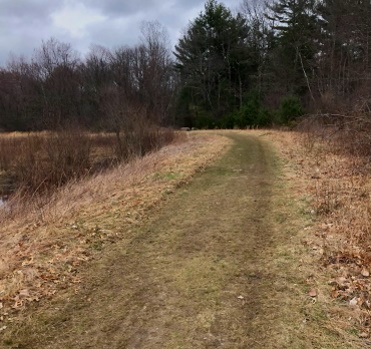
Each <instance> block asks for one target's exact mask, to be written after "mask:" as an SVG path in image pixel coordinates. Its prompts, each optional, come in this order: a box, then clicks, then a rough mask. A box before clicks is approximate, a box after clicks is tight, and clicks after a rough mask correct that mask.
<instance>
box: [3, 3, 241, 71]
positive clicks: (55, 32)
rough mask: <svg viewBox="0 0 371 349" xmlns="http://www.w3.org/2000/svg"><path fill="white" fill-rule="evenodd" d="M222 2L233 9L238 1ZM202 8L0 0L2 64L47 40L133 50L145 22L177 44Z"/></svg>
mask: <svg viewBox="0 0 371 349" xmlns="http://www.w3.org/2000/svg"><path fill="white" fill-rule="evenodd" d="M222 2H223V3H224V4H225V5H226V6H228V7H229V8H230V9H231V10H235V9H236V8H238V6H239V5H240V3H241V0H224V1H222ZM203 8H204V1H203V0H0V65H1V66H3V65H4V64H5V63H6V62H7V60H8V58H9V54H10V53H13V54H14V55H16V56H19V55H24V56H26V57H27V58H29V57H31V56H32V53H33V50H34V49H35V48H38V47H40V46H41V43H42V40H47V39H49V38H50V37H55V38H57V39H58V40H60V41H62V42H67V43H71V44H72V46H73V48H74V49H76V50H78V51H79V52H81V53H82V54H85V53H86V52H87V51H88V50H89V47H90V45H91V44H98V45H103V46H106V47H108V48H113V47H117V46H120V45H125V44H127V45H132V44H135V43H137V42H138V37H139V36H140V28H141V23H142V22H143V21H156V20H157V21H159V22H160V23H161V24H163V25H164V26H165V27H166V28H167V30H168V32H169V36H170V40H171V43H172V44H175V43H176V41H177V38H179V36H180V35H181V32H182V29H184V28H185V27H186V26H187V24H188V23H189V21H190V20H192V19H194V18H195V17H196V16H197V15H198V14H199V13H200V11H202V10H203Z"/></svg>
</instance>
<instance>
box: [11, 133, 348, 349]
mask: <svg viewBox="0 0 371 349" xmlns="http://www.w3.org/2000/svg"><path fill="white" fill-rule="evenodd" d="M227 135H228V136H229V137H232V139H233V140H234V146H233V147H232V149H231V150H230V151H229V152H228V153H227V154H226V155H225V156H224V157H223V158H222V159H220V160H219V161H218V162H217V163H215V164H214V165H212V166H210V167H209V168H207V169H206V170H205V171H204V172H202V173H200V174H199V175H197V176H196V178H195V179H194V181H193V182H192V183H191V184H189V185H187V186H185V187H182V188H180V189H179V190H178V191H177V192H176V193H175V194H174V195H173V196H172V197H170V198H169V200H168V201H167V202H166V204H165V205H164V206H162V207H161V208H159V209H157V210H155V211H154V212H152V214H151V216H150V217H149V218H148V220H147V221H146V222H144V224H142V225H141V226H140V227H139V228H137V230H135V231H132V232H131V233H130V234H131V236H132V238H131V239H130V240H125V241H123V242H119V243H117V244H115V245H114V246H111V247H108V248H107V249H106V250H105V252H104V253H103V255H102V258H100V259H99V260H98V261H95V262H94V263H93V264H92V265H90V266H89V267H88V268H86V270H85V271H84V273H85V275H84V279H85V280H86V283H85V285H84V287H83V288H82V290H81V291H80V292H79V293H78V294H76V295H75V294H72V293H71V294H69V293H68V292H67V293H66V294H65V295H63V297H60V298H59V299H57V300H56V301H55V302H54V303H53V304H52V305H50V304H49V305H46V304H45V305H41V306H40V307H39V309H38V310H36V311H34V312H33V314H32V316H31V317H30V319H29V320H28V321H26V322H25V324H24V325H23V326H20V327H19V328H18V329H17V330H16V331H15V332H13V333H14V335H13V338H12V339H11V340H10V339H8V342H7V343H8V345H7V346H6V348H79V349H83V348H100V349H103V348H107V349H108V348H110V349H112V348H128V349H129V348H132V349H134V348H135V349H139V348H140V349H142V348H143V349H157V348H158V349H165V348H169V349H170V348H172V349H173V348H174V349H175V348H181V349H191V348H192V349H194V348H228V349H237V348H264V349H270V348H277V349H281V348H350V347H351V346H350V345H349V343H344V346H343V344H342V343H340V342H338V341H337V338H336V334H335V333H333V332H331V331H330V330H329V329H324V328H321V323H322V321H324V318H325V315H324V312H323V311H322V309H321V307H320V306H319V305H317V304H313V302H311V299H308V298H309V297H308V296H307V292H308V290H307V285H306V284H305V282H304V281H303V279H304V278H303V275H301V272H300V271H299V270H300V268H301V266H300V265H299V264H300V262H299V260H300V253H301V250H300V247H297V246H295V245H294V246H293V244H295V243H296V242H295V241H296V240H295V239H296V234H297V232H298V231H299V230H302V229H303V228H304V226H305V224H307V223H308V221H307V218H305V217H304V216H303V215H302V214H299V212H298V205H297V203H296V202H294V201H293V199H291V198H290V197H289V194H288V188H287V185H286V182H285V181H284V177H283V173H282V169H281V168H280V164H279V160H278V159H277V158H276V156H275V154H274V152H273V151H272V149H271V148H270V146H269V144H267V143H265V142H264V141H262V140H261V139H260V138H258V137H254V136H246V135H242V134H238V133H228V134H227Z"/></svg>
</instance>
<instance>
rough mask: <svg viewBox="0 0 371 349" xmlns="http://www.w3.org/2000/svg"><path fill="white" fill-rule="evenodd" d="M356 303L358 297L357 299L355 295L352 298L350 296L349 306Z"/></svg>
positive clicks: (353, 305)
mask: <svg viewBox="0 0 371 349" xmlns="http://www.w3.org/2000/svg"><path fill="white" fill-rule="evenodd" d="M357 304H358V299H357V297H354V298H352V299H351V300H350V301H349V305H350V306H351V307H355V306H356V305H357Z"/></svg>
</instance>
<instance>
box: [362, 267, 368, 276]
mask: <svg viewBox="0 0 371 349" xmlns="http://www.w3.org/2000/svg"><path fill="white" fill-rule="evenodd" d="M361 274H362V276H364V277H369V276H370V272H369V271H368V270H367V269H362V271H361Z"/></svg>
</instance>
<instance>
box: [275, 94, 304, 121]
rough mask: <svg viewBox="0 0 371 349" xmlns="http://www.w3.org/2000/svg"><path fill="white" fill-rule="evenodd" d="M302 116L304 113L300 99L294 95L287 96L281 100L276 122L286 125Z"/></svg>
mask: <svg viewBox="0 0 371 349" xmlns="http://www.w3.org/2000/svg"><path fill="white" fill-rule="evenodd" d="M303 114H304V111H303V107H302V105H301V101H300V99H299V98H298V97H297V96H294V95H291V96H287V97H284V98H283V99H282V100H281V105H280V108H279V111H278V118H279V119H278V122H279V123H281V124H284V125H288V124H290V123H292V122H293V121H294V120H295V119H296V118H297V117H299V116H301V115H303Z"/></svg>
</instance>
